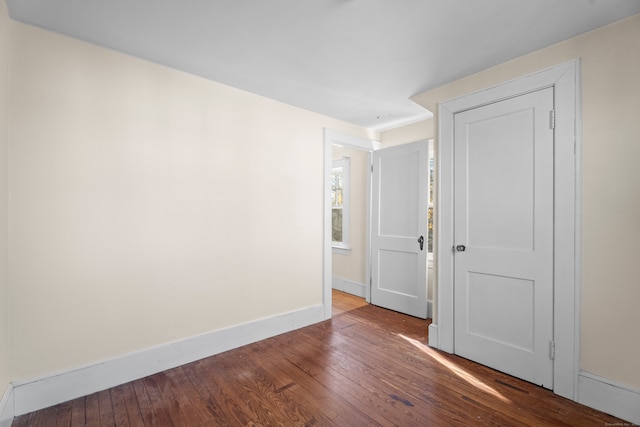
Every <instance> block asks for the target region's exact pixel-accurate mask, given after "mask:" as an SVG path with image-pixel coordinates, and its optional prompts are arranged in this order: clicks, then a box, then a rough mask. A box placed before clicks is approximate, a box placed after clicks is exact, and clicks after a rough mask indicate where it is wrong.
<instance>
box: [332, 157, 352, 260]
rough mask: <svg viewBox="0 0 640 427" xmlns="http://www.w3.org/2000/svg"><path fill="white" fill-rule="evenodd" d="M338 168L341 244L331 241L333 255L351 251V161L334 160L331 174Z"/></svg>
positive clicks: (347, 158) (344, 159) (346, 158)
mask: <svg viewBox="0 0 640 427" xmlns="http://www.w3.org/2000/svg"><path fill="white" fill-rule="evenodd" d="M339 168H342V242H334V241H333V239H332V240H331V247H332V250H333V252H334V253H342V254H348V253H349V252H350V251H351V159H350V158H349V157H343V158H341V159H336V160H334V161H333V163H332V166H331V173H332V174H333V171H334V170H335V169H339ZM331 209H333V206H331Z"/></svg>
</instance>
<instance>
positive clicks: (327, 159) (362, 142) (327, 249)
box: [322, 128, 381, 320]
mask: <svg viewBox="0 0 640 427" xmlns="http://www.w3.org/2000/svg"><path fill="white" fill-rule="evenodd" d="M334 144H335V145H343V146H345V147H349V148H353V149H357V150H363V151H367V152H369V166H368V167H369V168H371V162H372V159H371V157H372V155H371V152H373V150H377V149H379V148H381V144H380V143H379V142H377V141H373V140H370V139H367V138H361V137H357V136H352V135H347V134H344V133H341V132H338V131H334V130H331V129H327V128H325V129H324V186H323V190H324V193H323V194H324V199H323V200H324V208H323V238H322V245H323V251H322V253H323V255H322V304H323V305H324V319H325V320H327V319H331V316H332V309H331V299H332V298H331V288H332V279H333V278H332V276H333V274H332V264H333V262H332V254H333V252H332V250H331V168H332V165H333V148H332V147H333V145H334ZM370 205H371V174H367V207H368V209H367V214H366V215H367V227H366V229H367V243H366V247H367V256H366V262H367V265H366V270H365V271H366V277H365V280H366V282H365V285H366V289H367V297H366V299H367V301H369V293H370V292H371V288H370V286H369V283H370V281H371V271H370V260H371V254H370V251H371V247H370V238H371V237H370V235H369V234H370V231H369V230H370V224H371V209H370V208H369V207H370Z"/></svg>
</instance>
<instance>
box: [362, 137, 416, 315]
mask: <svg viewBox="0 0 640 427" xmlns="http://www.w3.org/2000/svg"><path fill="white" fill-rule="evenodd" d="M428 191H429V186H428V143H427V142H426V141H421V142H414V143H412V144H405V145H399V146H396V147H391V148H385V149H382V150H377V151H374V152H373V184H372V192H373V198H372V205H373V209H372V215H371V216H372V218H371V222H372V227H371V228H372V233H371V304H374V305H378V306H380V307H385V308H388V309H391V310H395V311H399V312H401V313H406V314H409V315H411V316H415V317H419V318H422V319H426V318H427V242H426V238H427V214H428V211H427V210H428V200H429V198H428Z"/></svg>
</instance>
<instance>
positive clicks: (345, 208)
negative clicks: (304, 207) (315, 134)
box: [331, 157, 350, 250]
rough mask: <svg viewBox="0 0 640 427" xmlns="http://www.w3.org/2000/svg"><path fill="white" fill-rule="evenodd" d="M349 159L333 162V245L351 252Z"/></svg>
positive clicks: (344, 158)
mask: <svg viewBox="0 0 640 427" xmlns="http://www.w3.org/2000/svg"><path fill="white" fill-rule="evenodd" d="M349 224H350V223H349V158H348V157H343V158H342V159H339V160H334V161H333V168H332V169H331V243H332V245H333V247H334V248H336V249H345V250H349Z"/></svg>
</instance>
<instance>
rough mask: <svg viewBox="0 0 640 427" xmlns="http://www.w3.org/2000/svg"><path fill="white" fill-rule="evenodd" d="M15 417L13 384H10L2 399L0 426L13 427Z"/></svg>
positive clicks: (0, 404) (0, 403) (0, 401)
mask: <svg viewBox="0 0 640 427" xmlns="http://www.w3.org/2000/svg"><path fill="white" fill-rule="evenodd" d="M13 417H14V401H13V386H12V385H11V384H9V386H8V387H7V389H6V390H5V392H4V394H3V395H2V400H0V427H11V423H12V422H13Z"/></svg>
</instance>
